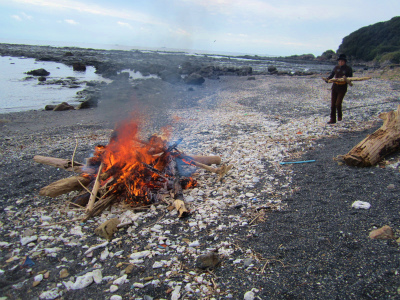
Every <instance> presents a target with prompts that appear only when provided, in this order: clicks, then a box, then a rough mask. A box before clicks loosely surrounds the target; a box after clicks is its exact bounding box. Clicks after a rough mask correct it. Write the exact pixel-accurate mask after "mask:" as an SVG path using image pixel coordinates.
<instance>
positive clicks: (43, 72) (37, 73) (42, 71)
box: [26, 68, 50, 76]
mask: <svg viewBox="0 0 400 300" xmlns="http://www.w3.org/2000/svg"><path fill="white" fill-rule="evenodd" d="M26 74H28V75H32V76H49V75H50V72H48V71H46V70H45V69H43V68H42V69H36V70H32V71H29V72H26Z"/></svg>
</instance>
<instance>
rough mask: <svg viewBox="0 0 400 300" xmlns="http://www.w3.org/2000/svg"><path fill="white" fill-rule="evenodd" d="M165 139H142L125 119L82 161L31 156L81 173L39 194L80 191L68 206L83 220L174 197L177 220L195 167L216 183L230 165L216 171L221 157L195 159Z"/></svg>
mask: <svg viewBox="0 0 400 300" xmlns="http://www.w3.org/2000/svg"><path fill="white" fill-rule="evenodd" d="M168 138H169V135H168V134H166V131H164V134H163V135H152V136H150V137H149V138H148V139H146V140H143V139H141V138H140V131H139V126H138V123H136V122H135V121H132V120H130V121H125V122H121V123H119V124H118V125H117V126H116V128H115V130H114V131H113V133H112V135H111V137H110V140H109V143H108V145H97V146H96V147H95V149H94V154H93V156H92V157H90V158H87V159H86V163H85V164H82V163H79V162H75V161H74V159H73V158H72V160H66V159H59V158H52V157H44V156H35V157H34V160H35V161H36V162H39V163H44V164H48V165H52V166H56V167H58V168H64V169H66V170H70V171H74V172H77V173H79V175H76V176H72V177H68V178H64V179H61V180H59V181H56V182H53V183H51V184H50V185H48V186H46V187H44V188H42V189H41V190H40V195H43V196H49V197H57V196H59V195H62V194H65V193H68V192H71V191H80V192H79V193H78V195H76V196H74V197H73V199H72V200H71V203H72V205H76V206H81V207H86V217H85V218H84V219H83V221H86V220H88V219H89V218H91V217H93V216H96V215H98V214H100V213H101V212H102V211H103V210H104V209H106V208H107V207H109V206H110V205H112V204H113V203H116V202H124V203H125V204H126V205H128V206H131V207H138V206H148V205H151V204H154V203H157V202H160V201H164V195H166V194H172V196H173V199H174V203H171V204H172V205H173V206H174V207H175V208H176V209H177V210H178V211H179V217H185V216H187V215H189V211H188V210H187V208H186V205H185V203H184V197H183V192H182V191H183V189H187V188H191V187H195V186H196V185H197V181H196V180H195V179H194V178H193V177H192V175H193V173H194V171H195V170H196V168H198V167H199V168H203V169H206V170H208V171H210V172H213V173H216V174H218V175H219V178H218V179H219V180H222V177H223V176H224V175H225V174H226V173H227V172H228V171H229V170H230V169H231V167H232V166H224V165H222V166H221V167H219V168H214V167H211V165H212V164H216V165H219V164H221V158H220V157H219V156H196V155H190V154H185V153H184V152H182V151H180V150H178V148H177V147H178V145H179V144H180V143H181V141H182V140H181V139H179V140H177V141H174V142H172V143H170V142H169V141H168Z"/></svg>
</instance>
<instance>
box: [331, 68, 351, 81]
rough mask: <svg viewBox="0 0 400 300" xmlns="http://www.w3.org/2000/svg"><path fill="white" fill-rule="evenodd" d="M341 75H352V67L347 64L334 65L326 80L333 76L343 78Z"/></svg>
mask: <svg viewBox="0 0 400 300" xmlns="http://www.w3.org/2000/svg"><path fill="white" fill-rule="evenodd" d="M343 76H346V77H353V69H352V68H351V67H350V66H348V65H344V66H336V67H334V68H333V70H332V72H331V74H330V75H329V76H328V80H329V79H332V78H333V77H335V78H343Z"/></svg>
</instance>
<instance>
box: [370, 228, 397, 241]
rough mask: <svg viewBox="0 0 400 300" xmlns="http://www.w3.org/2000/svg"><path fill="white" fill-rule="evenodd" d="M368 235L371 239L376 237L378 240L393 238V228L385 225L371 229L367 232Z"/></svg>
mask: <svg viewBox="0 0 400 300" xmlns="http://www.w3.org/2000/svg"><path fill="white" fill-rule="evenodd" d="M369 237H370V238H371V239H378V240H390V239H394V234H393V229H392V228H391V227H390V226H388V225H385V226H383V227H381V228H378V229H375V230H372V231H371V232H370V233H369Z"/></svg>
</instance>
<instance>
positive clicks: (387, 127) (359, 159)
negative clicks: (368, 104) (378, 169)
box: [343, 105, 400, 167]
mask: <svg viewBox="0 0 400 300" xmlns="http://www.w3.org/2000/svg"><path fill="white" fill-rule="evenodd" d="M379 117H380V118H381V119H383V120H384V121H383V125H382V126H381V128H379V129H378V130H376V131H375V132H374V133H373V134H371V135H369V136H367V137H366V138H365V139H363V140H362V141H361V142H360V143H358V144H357V145H356V146H355V147H354V148H353V149H351V150H350V151H349V152H348V153H347V154H346V155H344V156H343V159H344V161H345V162H346V164H347V165H349V166H358V167H369V166H373V165H375V164H376V163H378V162H379V161H380V160H382V159H383V158H384V157H385V156H386V155H388V154H390V153H392V152H394V151H396V150H399V149H400V105H399V106H398V107H397V110H396V111H390V112H385V113H381V114H380V115H379Z"/></svg>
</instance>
